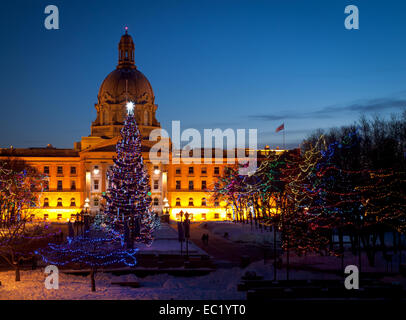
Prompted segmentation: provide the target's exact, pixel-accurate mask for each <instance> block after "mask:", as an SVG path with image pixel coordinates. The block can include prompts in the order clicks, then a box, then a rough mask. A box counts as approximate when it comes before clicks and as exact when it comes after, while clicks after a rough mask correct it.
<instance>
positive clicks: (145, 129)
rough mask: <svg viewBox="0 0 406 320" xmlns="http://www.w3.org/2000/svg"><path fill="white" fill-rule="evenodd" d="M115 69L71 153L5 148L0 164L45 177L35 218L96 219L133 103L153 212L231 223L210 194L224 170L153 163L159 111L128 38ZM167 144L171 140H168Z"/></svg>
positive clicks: (223, 206)
mask: <svg viewBox="0 0 406 320" xmlns="http://www.w3.org/2000/svg"><path fill="white" fill-rule="evenodd" d="M118 49H119V50H118V51H119V59H118V65H117V67H116V69H115V70H114V71H112V72H111V73H110V74H109V75H108V76H107V77H106V78H105V80H104V81H103V83H102V84H101V86H100V89H99V93H98V97H97V98H98V99H97V103H96V104H95V108H96V111H97V117H96V120H95V121H93V123H92V125H91V134H90V136H87V137H82V139H81V141H80V142H75V143H74V148H73V149H57V148H54V147H53V146H51V145H48V146H47V147H46V148H28V149H16V148H4V149H0V160H7V159H19V160H23V161H25V162H26V163H27V164H28V165H30V166H32V167H35V168H36V169H37V170H38V171H39V172H41V173H44V174H46V175H47V176H48V177H49V178H48V185H47V187H46V188H45V190H44V192H43V193H42V196H41V204H40V205H41V206H40V208H38V209H36V210H34V211H33V212H34V214H35V216H36V218H40V219H49V220H61V221H66V220H67V219H70V218H71V217H73V215H76V214H77V213H78V212H80V211H82V210H87V211H89V212H90V213H91V214H95V213H96V212H97V211H98V210H103V193H104V192H106V191H107V188H108V181H107V175H106V173H107V171H108V169H109V167H110V166H112V165H113V157H114V156H115V147H116V143H117V141H118V139H119V138H120V129H121V127H122V125H123V123H124V119H125V116H126V108H125V104H126V102H127V101H133V102H134V103H135V108H134V114H135V117H136V120H137V123H138V125H139V129H140V132H141V135H142V136H143V141H142V153H143V158H144V161H145V164H146V166H147V169H148V172H149V175H150V181H151V197H152V204H153V209H154V210H155V211H156V212H159V213H169V214H170V217H171V218H172V219H179V217H180V216H179V213H180V212H181V211H183V212H188V213H189V214H191V216H190V217H191V218H192V220H194V221H196V220H225V219H232V213H231V211H229V209H227V208H226V204H225V203H222V202H221V203H217V202H213V201H212V200H211V197H210V193H209V192H207V189H210V187H211V186H212V184H213V183H214V181H215V179H217V177H218V176H219V175H221V174H222V172H223V170H224V167H225V166H226V165H228V164H227V163H226V160H227V159H222V161H221V162H222V163H214V162H215V161H214V160H213V161H212V163H210V164H208V163H203V161H201V162H202V163H201V164H185V163H182V162H181V163H179V164H175V163H173V162H172V154H171V153H170V154H169V155H168V158H169V162H168V163H165V164H163V163H155V162H153V161H151V159H149V151H150V149H151V147H152V146H153V145H154V144H155V143H156V141H149V135H150V133H151V131H152V130H155V129H160V128H161V126H160V123H159V122H158V121H157V119H156V110H157V105H156V104H155V96H154V92H153V90H152V87H151V84H150V83H149V81H148V79H147V78H146V77H145V76H144V75H143V74H142V73H141V72H140V71H139V70H138V69H137V67H136V65H135V51H134V42H133V40H132V38H131V36H130V35H129V34H128V33H127V31H126V33H125V34H124V35H123V36H122V37H121V40H120V43H119V46H118ZM168 143H170V142H169V140H168Z"/></svg>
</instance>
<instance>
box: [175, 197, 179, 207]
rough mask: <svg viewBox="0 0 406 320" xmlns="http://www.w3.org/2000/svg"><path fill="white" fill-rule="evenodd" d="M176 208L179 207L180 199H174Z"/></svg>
mask: <svg viewBox="0 0 406 320" xmlns="http://www.w3.org/2000/svg"><path fill="white" fill-rule="evenodd" d="M176 206H177V207H180V198H176Z"/></svg>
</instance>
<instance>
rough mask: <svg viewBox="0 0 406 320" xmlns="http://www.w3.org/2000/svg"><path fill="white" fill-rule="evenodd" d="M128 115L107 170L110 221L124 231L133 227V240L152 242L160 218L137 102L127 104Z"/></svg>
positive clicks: (107, 211)
mask: <svg viewBox="0 0 406 320" xmlns="http://www.w3.org/2000/svg"><path fill="white" fill-rule="evenodd" d="M127 111H128V113H127V117H126V120H125V123H124V126H123V128H122V129H121V132H120V133H121V140H119V141H118V142H117V145H116V150H117V158H115V159H114V165H113V167H112V169H111V170H110V171H109V172H108V180H109V187H108V190H107V194H106V195H105V198H106V209H105V214H106V217H107V224H109V225H110V226H111V227H112V229H113V230H115V231H116V232H119V233H121V234H123V235H124V234H125V233H126V228H128V227H130V228H131V231H132V232H131V242H132V240H135V241H137V242H141V241H142V242H145V243H147V244H151V243H152V234H153V231H154V229H155V228H156V226H157V223H158V219H157V218H158V217H157V216H156V215H155V214H153V212H152V211H151V196H150V195H151V192H150V181H149V175H148V173H147V170H146V168H145V164H144V160H143V157H142V153H141V151H142V150H141V140H142V137H141V134H140V132H139V130H138V126H137V123H136V120H135V117H134V104H133V103H132V102H129V103H127Z"/></svg>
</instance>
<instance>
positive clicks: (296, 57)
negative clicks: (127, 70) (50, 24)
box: [0, 0, 406, 147]
mask: <svg viewBox="0 0 406 320" xmlns="http://www.w3.org/2000/svg"><path fill="white" fill-rule="evenodd" d="M48 4H51V3H50V2H49V1H41V0H35V1H34V0H27V1H21V0H17V1H1V4H0V9H1V11H0V18H1V19H0V23H1V25H0V36H1V40H2V42H1V43H2V46H1V59H0V68H1V73H0V88H1V99H0V109H1V117H0V146H2V147H8V146H10V145H13V146H15V147H28V146H45V145H46V144H48V143H51V144H53V145H54V146H57V147H72V146H73V142H74V141H79V140H80V137H81V136H87V135H89V134H90V125H91V122H92V121H93V120H94V119H95V117H96V110H95V109H94V104H95V103H96V102H97V92H98V89H99V86H100V85H101V83H102V81H103V79H104V78H105V77H106V76H107V74H108V73H109V72H111V71H112V70H113V69H114V68H115V67H116V64H117V44H118V41H119V39H120V36H121V35H122V33H123V28H124V26H125V25H128V27H129V32H130V34H131V35H132V36H133V38H134V40H135V48H136V51H135V60H136V65H137V66H138V68H139V70H141V71H142V72H143V73H144V74H145V75H146V76H147V78H148V79H149V80H150V82H151V85H152V87H153V89H154V93H155V97H156V99H155V101H156V103H157V104H158V111H157V118H158V120H159V121H160V122H161V124H162V126H163V127H164V128H166V129H168V130H169V132H170V129H171V121H172V120H180V121H181V127H182V129H186V128H189V127H193V128H196V129H199V130H202V129H203V128H217V127H219V128H222V129H225V128H228V127H231V128H247V129H248V128H257V129H258V134H259V143H260V144H270V145H271V147H275V146H277V145H281V142H282V136H281V133H279V134H275V132H274V131H275V128H276V127H278V126H279V125H280V124H281V123H282V122H284V123H285V128H286V141H287V144H288V146H290V147H293V146H297V145H298V143H299V142H300V141H301V139H303V138H304V137H305V136H306V134H307V133H308V132H309V131H311V130H313V129H317V128H328V127H331V126H338V125H344V124H350V123H353V122H354V121H355V120H357V119H358V118H359V116H360V114H362V113H365V114H367V115H374V114H381V115H383V116H385V115H389V114H390V113H394V112H401V111H402V110H403V109H404V108H405V106H406V2H404V1H395V0H393V1H391V0H389V1H385V2H383V1H373V0H367V1H341V0H331V1H311V0H309V1H299V0H297V1H293V0H279V1H271V0H267V1H255V0H251V1H250V0H245V1H239V0H216V1H213V0H206V1H193V0H192V1H191V0H188V1H187V0H185V1H177V0H165V1H154V0H148V1H147V0H145V1H136V0H128V1H125V0H116V1H102V0H97V1H96V0H94V1H90V0H85V1H78V0H69V1H68V0H64V1H61V0H59V1H56V0H55V1H52V4H54V5H57V6H58V8H59V11H60V30H54V31H49V30H46V29H45V28H44V19H45V17H46V15H45V14H44V8H45V7H46V5H48ZM349 4H354V5H357V6H358V8H359V11H360V29H359V30H352V31H349V30H346V29H345V28H344V19H345V17H346V15H345V14H344V8H345V6H347V5H349Z"/></svg>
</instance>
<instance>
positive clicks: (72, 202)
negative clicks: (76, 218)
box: [70, 198, 76, 207]
mask: <svg viewBox="0 0 406 320" xmlns="http://www.w3.org/2000/svg"><path fill="white" fill-rule="evenodd" d="M70 206H71V207H76V201H75V198H72V199H70Z"/></svg>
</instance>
